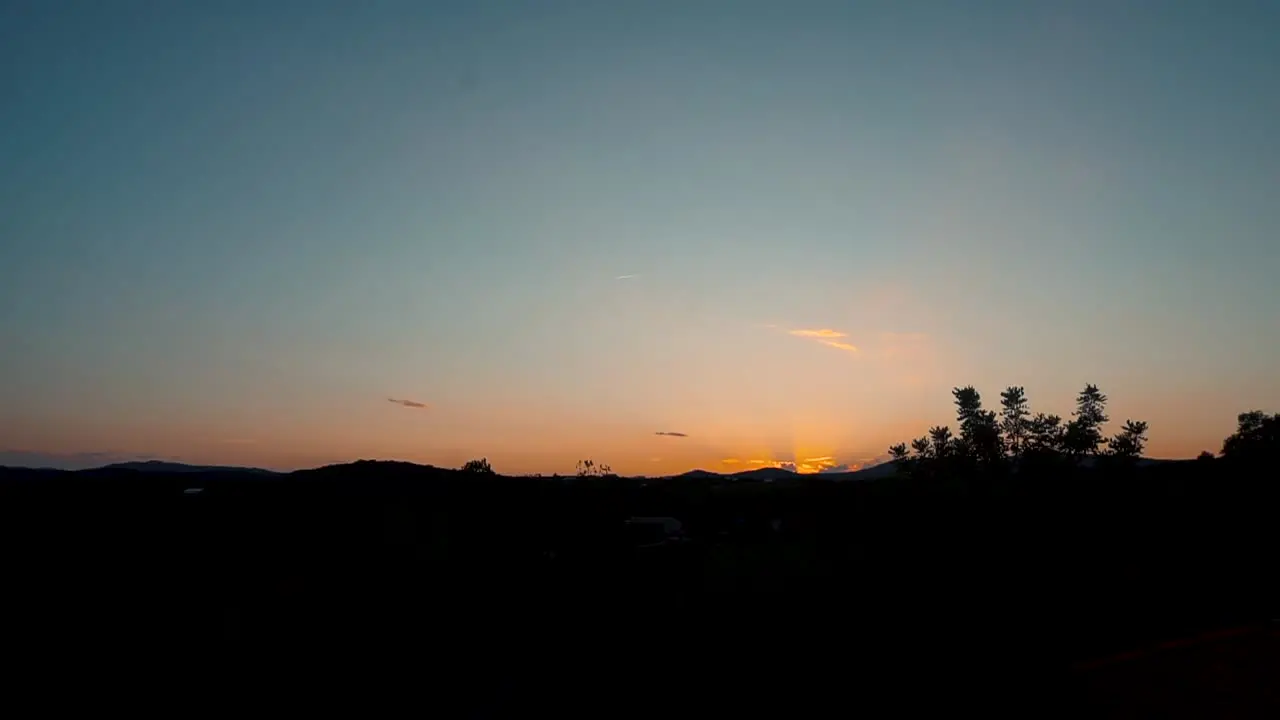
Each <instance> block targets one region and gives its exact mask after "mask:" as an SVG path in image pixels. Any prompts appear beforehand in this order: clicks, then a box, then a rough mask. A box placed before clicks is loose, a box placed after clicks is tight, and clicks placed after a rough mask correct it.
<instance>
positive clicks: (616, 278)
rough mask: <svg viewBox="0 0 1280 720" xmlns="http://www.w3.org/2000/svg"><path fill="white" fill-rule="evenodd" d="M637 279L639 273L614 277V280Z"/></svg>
mask: <svg viewBox="0 0 1280 720" xmlns="http://www.w3.org/2000/svg"><path fill="white" fill-rule="evenodd" d="M638 277H640V273H632V274H630V275H619V276H617V277H615V278H614V280H630V279H631V278H638Z"/></svg>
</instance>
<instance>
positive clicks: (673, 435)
mask: <svg viewBox="0 0 1280 720" xmlns="http://www.w3.org/2000/svg"><path fill="white" fill-rule="evenodd" d="M654 435H666V436H667V437H689V435H688V434H686V433H682V432H670V431H667V430H659V431H658V432H656V433H654Z"/></svg>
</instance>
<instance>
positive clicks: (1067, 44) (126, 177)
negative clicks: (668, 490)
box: [0, 1, 1280, 472]
mask: <svg viewBox="0 0 1280 720" xmlns="http://www.w3.org/2000/svg"><path fill="white" fill-rule="evenodd" d="M1277 38H1280V8H1278V7H1277V6H1276V5H1275V4H1274V3H1265V2H1253V3H1250V2H1235V3H1228V4H1222V3H1211V2H1098V3H1087V2H1081V3H1070V4H1062V3H1034V2H971V3H963V4H961V3H954V4H950V3H929V2H884V3H876V2H869V3H843V2H842V3H835V2H830V3H827V2H785V3H784V2H768V3H765V2H679V3H676V2H669V3H666V2H644V3H640V2H615V3H586V2H465V3H464V2H457V3H454V2H431V3H420V2H362V3H351V2H318V1H317V2H283V1H277V2H265V3H262V2H219V3H166V2H145V3H144V2H126V1H120V2H113V3H90V2H0V92H3V97H5V98H6V102H5V110H4V112H3V113H0V208H3V212H0V333H2V335H0V338H2V339H3V341H4V345H5V347H7V348H9V349H10V350H9V351H8V352H6V353H4V354H3V355H0V437H2V438H5V439H6V440H4V441H3V442H0V451H4V450H9V451H15V452H16V451H22V452H25V453H37V454H41V453H42V454H46V455H49V456H52V457H53V458H54V459H55V460H56V459H57V458H58V457H62V456H70V455H72V454H75V453H108V454H119V455H120V456H130V457H132V456H135V455H147V456H151V455H155V456H162V457H177V458H185V459H190V460H192V461H197V462H221V461H225V462H245V463H253V464H261V465H269V466H275V467H293V466H299V465H309V464H316V463H319V462H327V461H336V460H347V459H353V458H355V457H400V458H406V459H413V460H418V461H422V462H436V463H438V464H453V463H460V462H461V461H462V460H465V459H467V458H468V457H471V456H474V455H488V456H489V457H490V458H491V459H493V460H495V465H497V466H498V468H499V469H500V470H502V469H510V470H512V471H533V470H540V471H547V472H550V471H555V470H560V471H564V470H568V469H572V467H573V464H574V462H576V460H577V459H580V458H582V457H587V456H591V457H596V458H597V459H598V460H601V461H604V462H611V463H612V464H613V465H614V466H615V467H616V468H622V469H624V470H628V471H635V472H647V471H653V470H656V469H661V470H668V469H673V470H674V469H684V468H687V467H689V466H693V465H700V466H704V467H713V469H720V468H719V467H716V464H717V463H719V462H720V461H721V460H724V459H737V460H739V461H742V462H750V461H751V460H761V461H768V462H788V461H797V460H803V458H802V457H801V456H802V455H811V456H813V457H828V456H830V457H833V458H835V459H836V460H835V462H838V463H840V464H861V463H865V462H868V461H870V460H872V459H874V458H875V457H878V456H880V455H882V454H883V452H884V447H885V446H886V445H887V444H888V443H889V442H891V441H897V440H900V439H906V438H908V437H911V436H914V435H918V434H920V433H921V432H922V431H923V429H924V428H925V427H927V426H928V425H929V424H933V423H935V422H944V421H946V420H948V419H949V418H950V416H951V411H950V395H949V388H950V387H952V386H954V385H958V384H967V383H974V384H976V385H978V387H979V389H980V390H983V391H984V394H985V396H986V397H987V398H989V400H990V401H994V400H995V399H996V398H997V397H998V391H999V390H1000V389H1001V388H1003V387H1004V386H1005V385H1008V384H1021V385H1025V386H1026V387H1027V389H1028V393H1029V395H1030V397H1031V401H1032V405H1033V407H1035V408H1039V409H1044V410H1048V411H1054V412H1059V413H1063V414H1065V413H1066V412H1068V411H1069V410H1070V401H1071V398H1072V396H1073V395H1074V393H1075V391H1076V390H1078V389H1079V387H1080V386H1082V385H1083V384H1084V383H1085V382H1096V383H1098V384H1100V385H1102V387H1103V389H1104V391H1106V392H1108V394H1109V395H1110V396H1111V398H1112V409H1113V415H1115V416H1117V419H1121V417H1140V418H1145V419H1147V420H1149V421H1150V422H1151V425H1152V430H1151V435H1152V452H1153V454H1162V455H1166V456H1180V455H1194V454H1195V453H1196V452H1198V451H1199V450H1201V449H1206V448H1208V449H1215V450H1216V449H1217V447H1218V444H1219V443H1220V441H1221V438H1222V437H1223V436H1224V435H1226V434H1227V433H1229V432H1230V431H1231V429H1232V426H1233V423H1234V417H1235V414H1236V413H1237V412H1240V411H1243V410H1246V409H1249V408H1251V407H1255V406H1256V407H1263V408H1270V409H1272V410H1275V409H1276V408H1277V406H1280V379H1277V375H1276V373H1275V368H1276V367H1277V365H1278V362H1277V361H1280V319H1278V318H1280V313H1277V312H1276V311H1277V309H1280V289H1277V288H1278V287H1280V286H1278V285H1277V283H1276V282H1275V277H1276V274H1277V271H1280V239H1278V233H1277V230H1280V209H1278V203H1277V196H1276V192H1277V191H1276V188H1277V187H1280V143H1278V142H1277V141H1276V139H1275V128H1276V127H1280V92H1277V91H1276V89H1275V78H1277V77H1280V41H1277ZM627 274H632V275H636V277H633V278H628V279H625V280H615V278H616V277H618V276H619V275H627ZM803 329H810V330H812V329H829V330H833V331H834V332H836V333H839V334H840V337H841V339H839V340H838V341H839V342H843V343H846V344H848V345H851V346H853V347H856V348H857V350H856V351H853V350H844V349H841V348H838V347H834V346H830V345H823V344H822V343H821V342H817V341H815V340H817V339H816V338H812V337H809V338H805V337H798V336H796V335H793V334H791V333H790V332H789V331H791V330H803ZM387 398H396V399H405V398H408V399H413V400H414V401H416V402H421V403H423V404H425V405H426V406H427V407H425V408H407V407H404V406H403V405H397V404H394V403H388V402H386V399H387ZM655 431H680V432H684V433H686V434H687V435H688V437H687V438H677V437H671V436H655V435H653V432H655ZM5 446H7V447H5ZM94 457H97V456H96V455H95V456H94ZM730 464H733V463H730Z"/></svg>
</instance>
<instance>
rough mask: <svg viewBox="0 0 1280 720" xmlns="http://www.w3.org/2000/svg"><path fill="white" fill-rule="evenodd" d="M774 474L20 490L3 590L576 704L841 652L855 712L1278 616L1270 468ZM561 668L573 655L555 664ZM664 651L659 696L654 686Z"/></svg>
mask: <svg viewBox="0 0 1280 720" xmlns="http://www.w3.org/2000/svg"><path fill="white" fill-rule="evenodd" d="M150 467H153V468H154V467H155V466H150ZM763 470H768V471H769V472H767V473H765V477H766V478H768V477H774V478H779V479H778V480H776V481H774V482H768V483H766V482H754V481H751V480H752V479H753V475H754V474H758V472H754V473H752V474H748V475H747V476H746V479H747V480H748V481H746V482H743V481H740V480H734V479H733V478H734V477H735V476H723V475H718V474H715V473H708V472H705V471H704V472H702V473H697V474H688V475H686V476H683V477H673V478H654V479H650V480H644V481H639V480H636V479H631V478H558V479H553V478H526V477H503V476H490V475H477V474H472V473H464V472H461V471H458V470H451V469H442V468H436V467H431V466H424V465H415V464H412V463H403V462H378V461H360V462H355V463H349V464H343V465H331V466H326V467H321V468H315V469H311V470H301V471H297V472H293V473H287V474H261V473H255V472H252V471H243V470H223V469H218V470H215V471H199V470H195V471H193V470H190V469H189V468H187V469H182V470H179V471H176V472H163V471H155V472H146V471H139V470H137V469H133V468H128V467H125V468H121V467H115V468H103V469H98V470H94V471H81V472H49V471H32V470H15V469H0V536H2V537H0V541H3V542H5V543H6V545H7V546H9V547H21V548H22V552H21V553H14V554H13V555H12V558H13V563H12V565H11V566H8V567H7V569H6V572H7V575H6V582H8V583H9V584H10V586H11V587H19V588H22V589H23V591H22V592H21V593H16V594H14V595H13V596H12V599H14V600H15V602H17V603H19V605H20V607H18V608H17V609H16V610H15V612H18V613H20V614H21V616H22V617H24V618H28V621H26V622H28V624H29V626H30V627H31V628H32V632H33V633H37V634H38V635H39V638H38V639H39V641H40V642H44V643H49V642H55V641H59V642H64V643H71V644H73V645H74V644H75V643H83V642H86V641H87V640H90V639H91V640H92V641H93V642H95V643H102V644H108V645H109V644H112V643H115V644H118V643H128V644H129V645H130V647H136V646H138V645H140V644H142V645H146V644H157V643H159V644H163V643H171V644H173V645H174V646H178V647H184V648H201V649H202V650H203V651H207V652H208V653H210V654H213V655H216V654H217V653H220V652H223V651H224V650H226V649H228V648H236V649H237V652H240V653H253V652H255V651H256V650H257V649H259V648H275V649H276V651H279V649H280V648H288V649H290V651H291V652H294V651H296V652H298V653H311V652H317V653H319V652H327V651H337V650H340V651H341V652H343V653H346V654H347V655H349V656H351V657H371V656H377V657H401V656H402V653H399V652H398V651H394V650H386V649H384V648H385V647H389V646H388V645H386V644H387V643H398V645H395V647H397V648H401V649H403V648H423V647H431V648H432V652H434V653H439V654H440V655H441V656H442V657H449V658H451V662H450V667H456V668H458V669H457V671H456V673H457V675H458V678H456V679H455V680H456V681H457V682H462V681H463V680H464V679H465V677H467V673H465V672H464V669H466V668H474V667H484V668H486V670H485V672H484V673H483V674H482V675H483V677H484V678H485V680H484V681H485V682H490V683H491V682H494V678H501V682H502V683H504V687H510V686H511V685H510V683H516V684H519V683H524V682H531V683H535V684H537V683H542V682H545V683H549V684H546V685H544V686H543V687H560V686H559V685H555V683H556V682H558V681H557V680H556V678H562V677H563V675H564V674H565V673H567V672H572V673H573V674H574V676H575V677H578V678H581V679H583V681H584V682H586V681H588V680H589V681H590V682H591V683H592V684H593V686H596V685H595V684H596V683H600V685H599V687H610V688H617V689H618V690H619V692H625V693H636V694H638V695H644V696H654V697H657V695H653V694H654V693H661V692H667V693H668V694H669V695H671V694H675V691H674V690H671V689H670V685H669V684H667V683H668V682H674V680H672V678H681V677H690V678H697V679H698V682H700V683H703V685H704V686H705V685H707V684H708V683H711V681H712V680H715V683H721V682H724V683H732V682H735V680H734V678H737V680H736V681H737V682H740V681H741V678H742V677H751V676H752V675H751V673H755V672H758V671H759V667H760V663H761V662H766V661H768V659H769V658H786V659H787V660H786V662H785V663H782V664H781V665H780V666H779V667H780V669H779V670H777V673H781V674H790V675H795V676H796V677H795V680H796V682H800V681H801V680H803V681H804V682H806V683H810V684H813V683H815V682H817V681H815V680H813V678H816V677H826V676H823V675H821V673H823V672H826V673H828V674H829V673H830V672H831V670H832V667H833V666H831V665H829V664H826V663H829V660H828V658H829V657H830V653H828V652H825V651H824V650H822V649H814V648H813V647H810V646H809V645H810V644H811V642H812V639H813V638H823V643H824V647H827V648H839V654H840V663H839V671H840V672H839V676H838V677H830V678H828V679H826V680H823V681H822V683H828V684H829V686H830V687H832V688H841V689H842V692H843V693H844V695H843V697H845V701H846V702H847V701H848V697H849V694H848V693H847V688H848V684H849V682H851V681H850V680H849V678H851V677H852V678H857V685H858V688H859V689H858V692H857V693H856V695H857V697H858V698H860V700H859V702H863V701H864V700H861V698H864V697H865V696H866V695H865V693H870V692H873V691H876V690H882V691H884V692H894V690H893V688H895V687H897V688H898V689H899V690H901V691H902V692H904V693H906V694H905V695H902V696H901V697H908V698H910V697H920V693H919V688H920V687H922V686H925V687H929V688H931V689H934V690H936V691H938V692H944V690H945V693H946V697H947V699H948V702H950V703H951V704H952V706H953V707H955V706H957V705H960V706H963V705H964V703H963V702H962V701H961V700H958V699H956V698H958V697H960V695H956V694H955V693H959V692H961V691H965V692H968V693H970V694H973V693H978V694H982V693H987V694H988V697H987V700H988V701H990V700H991V696H990V693H993V692H995V693H1008V692H1017V691H1020V689H1022V688H1027V689H1028V690H1027V691H1028V692H1030V690H1031V689H1038V690H1039V691H1041V692H1046V691H1045V689H1044V688H1043V686H1039V687H1038V686H1036V685H1035V682H1036V681H1037V680H1038V679H1039V680H1042V679H1043V678H1045V677H1051V676H1052V675H1051V673H1052V672H1054V671H1055V670H1054V669H1055V668H1067V667H1069V666H1070V665H1071V664H1072V663H1077V662H1081V661H1087V660H1089V659H1091V658H1096V657H1106V656H1110V655H1113V654H1117V653H1123V652H1125V651H1127V650H1128V649H1130V648H1133V647H1147V646H1151V645H1153V644H1158V643H1160V642H1163V641H1165V640H1166V639H1171V638H1176V637H1179V636H1183V635H1186V634H1188V633H1195V632H1200V631H1202V630H1205V629H1213V628H1214V627H1222V626H1227V625H1232V624H1235V623H1237V622H1254V621H1256V620H1258V619H1259V618H1262V619H1266V618H1270V617H1273V616H1277V615H1278V614H1277V613H1276V610H1277V608H1280V597H1278V596H1277V593H1276V591H1275V589H1274V588H1272V587H1271V585H1273V583H1270V582H1269V580H1270V575H1268V574H1267V572H1266V568H1268V567H1270V565H1271V564H1272V562H1273V558H1274V554H1275V552H1276V551H1277V549H1280V526H1278V525H1277V524H1276V523H1275V522H1274V518H1273V516H1274V512H1275V511H1274V508H1275V507H1277V506H1278V501H1280V490H1278V489H1277V485H1278V484H1277V483H1275V482H1274V481H1271V480H1270V478H1271V477H1272V475H1273V473H1268V472H1265V470H1266V469H1265V468H1258V467H1255V466H1250V465H1243V464H1238V463H1232V462H1230V461H1225V460H1215V461H1209V462H1200V461H1190V462H1180V463H1151V464H1149V465H1147V466H1145V467H1137V468H1100V469H1090V468H1076V469H1069V468H1057V469H1056V470H1053V471H1049V470H1045V471H1043V472H1040V473H1039V474H1035V475H1034V476H1032V475H1027V476H1018V475H1014V476H1012V477H996V478H982V477H975V478H968V477H952V478H941V479H937V478H930V479H928V480H917V479H910V478H899V477H881V478H874V477H871V478H867V481H865V482H831V481H830V479H831V477H832V476H826V475H795V474H792V473H789V472H788V471H785V470H779V469H775V468H769V469H763ZM874 470H880V468H879V467H877V468H872V469H870V470H868V471H864V472H871V471H874ZM881 472H884V471H883V470H881ZM861 474H862V473H852V474H850V477H857V476H858V475H861ZM836 478H837V479H838V478H839V476H836ZM192 487H199V488H201V489H202V492H200V493H196V494H187V493H185V490H187V489H190V488H192ZM636 516H648V517H654V516H657V517H665V516H670V517H674V518H677V519H678V520H680V522H681V525H682V533H683V539H682V541H681V542H679V543H674V544H671V545H670V546H661V547H658V548H652V547H651V548H638V547H637V546H636V545H635V544H634V542H633V541H632V539H631V537H630V536H629V535H628V533H627V531H626V520H627V519H628V518H630V517H636ZM103 588H110V589H111V591H110V592H109V593H107V592H103ZM88 597H91V598H93V602H91V603H86V602H84V600H83V599H84V598H88ZM63 635H66V637H62V636H63ZM59 637H62V639H61V640H58V638H59ZM638 640H643V642H638ZM547 647H555V648H556V649H557V652H558V655H557V657H560V656H564V657H567V658H569V659H568V660H563V661H558V662H557V663H547V662H546V657H545V652H546V651H545V648H547ZM673 647H675V648H680V651H679V652H677V653H675V656H674V658H673V656H672V654H671V653H669V652H668V649H669V648H673ZM646 648H652V649H653V650H652V653H651V654H652V655H653V657H649V655H646V653H649V652H650V651H649V650H646ZM335 649H336V650H335ZM540 653H542V655H540ZM454 658H457V659H458V660H457V662H453V661H452V659H454ZM495 658H496V659H495ZM539 658H541V660H540V659H539ZM575 658H576V660H575ZM685 658H691V659H690V660H688V662H689V663H690V664H691V666H690V667H684V666H682V665H681V664H680V663H682V662H684V659H685ZM819 658H821V659H819ZM693 659H696V662H695V660H693ZM640 660H643V661H644V663H649V662H652V663H654V664H653V665H645V666H646V667H660V668H662V669H663V671H664V672H663V674H662V678H663V679H662V680H661V681H659V680H657V679H654V676H652V674H645V673H639V674H637V673H635V672H632V671H631V668H632V667H633V666H634V665H635V664H636V662H638V661H640ZM565 663H569V665H565ZM552 666H554V667H552ZM624 668H625V669H624ZM686 671H687V672H686ZM1064 672H1065V670H1064ZM540 673H541V674H540ZM1046 673H1048V674H1046ZM720 674H723V675H724V677H723V678H720V677H719V675H720ZM712 676H715V677H712ZM450 677H452V676H450ZM477 677H479V676H477ZM708 678H710V679H708ZM446 680H447V679H446V678H441V679H440V680H439V683H441V684H443V685H445V686H446V687H445V688H444V689H443V690H441V692H445V691H447V690H448V687H447V685H448V684H449V683H448V682H446ZM773 680H777V681H778V682H779V683H781V682H782V680H781V679H780V677H779V676H775V675H771V681H773ZM610 683H612V685H611V684H610ZM635 683H640V684H641V685H640V686H637V685H635ZM715 683H711V684H715ZM822 683H818V684H822ZM895 683H897V685H895ZM716 686H717V687H721V686H722V685H716ZM904 686H905V687H904ZM997 686H998V687H997ZM806 687H807V686H806ZM628 688H629V689H628ZM912 688H914V689H915V694H912V693H911V692H908V691H910V690H911V689H912ZM966 688H967V689H966ZM1011 688H1012V690H1011ZM482 689H483V688H482ZM641 690H643V692H641ZM477 692H478V691H477ZM627 696H628V697H630V696H632V695H630V694H628V695H627ZM865 702H870V701H869V700H868V701H865Z"/></svg>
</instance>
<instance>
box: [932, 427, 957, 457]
mask: <svg viewBox="0 0 1280 720" xmlns="http://www.w3.org/2000/svg"><path fill="white" fill-rule="evenodd" d="M929 442H930V443H931V444H932V445H933V457H935V458H945V457H950V456H951V453H952V451H953V450H954V449H955V440H954V438H952V436H951V428H949V427H946V426H944V425H935V426H933V427H931V428H929Z"/></svg>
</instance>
